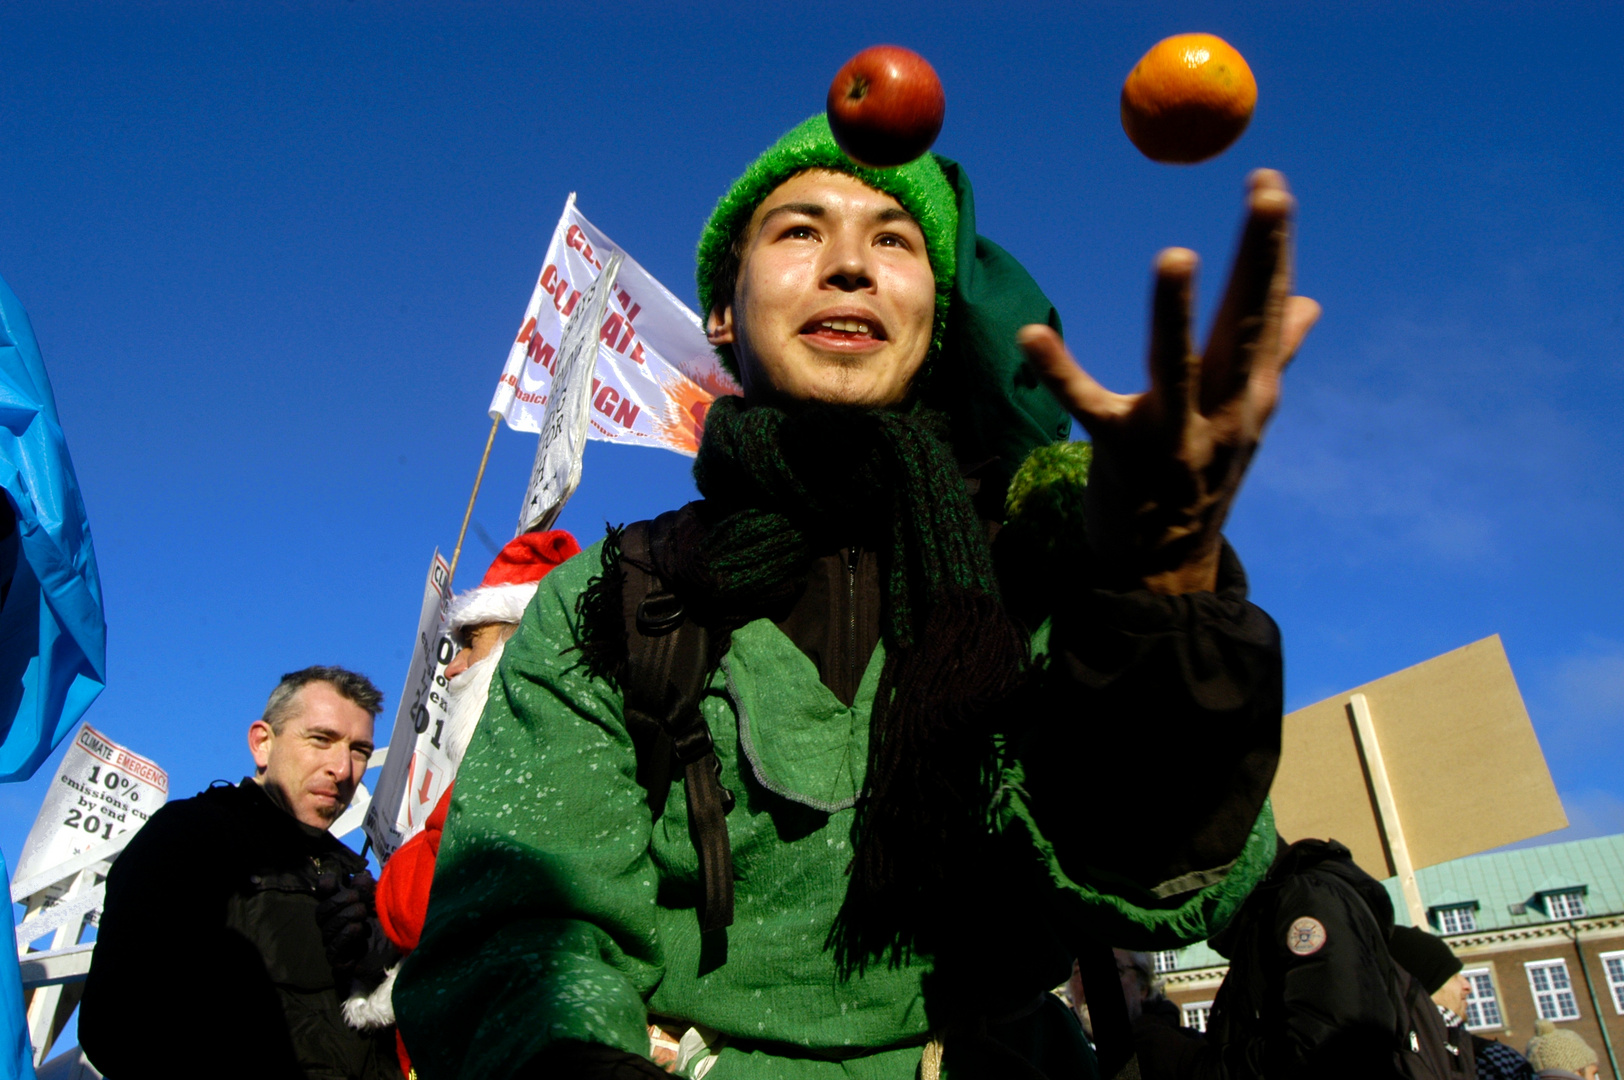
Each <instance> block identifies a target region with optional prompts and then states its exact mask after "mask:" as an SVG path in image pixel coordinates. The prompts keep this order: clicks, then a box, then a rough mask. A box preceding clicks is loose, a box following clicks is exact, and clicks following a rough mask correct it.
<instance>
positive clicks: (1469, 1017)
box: [1461, 953, 1624, 1030]
mask: <svg viewBox="0 0 1624 1080" xmlns="http://www.w3.org/2000/svg"><path fill="white" fill-rule="evenodd" d="M1619 958H1620V960H1621V961H1624V953H1620V954H1619ZM1619 971H1620V974H1621V976H1624V963H1621V964H1620V965H1619ZM1461 974H1462V975H1464V976H1466V985H1467V992H1466V1026H1467V1027H1469V1028H1472V1029H1473V1030H1478V1029H1481V1028H1497V1027H1500V1026H1501V1025H1503V1024H1504V1023H1505V1021H1504V1020H1503V1019H1501V1016H1500V999H1499V998H1498V997H1496V996H1495V993H1494V979H1493V978H1492V977H1491V976H1490V975H1489V969H1488V968H1467V969H1466V970H1465V971H1463V972H1461Z"/></svg>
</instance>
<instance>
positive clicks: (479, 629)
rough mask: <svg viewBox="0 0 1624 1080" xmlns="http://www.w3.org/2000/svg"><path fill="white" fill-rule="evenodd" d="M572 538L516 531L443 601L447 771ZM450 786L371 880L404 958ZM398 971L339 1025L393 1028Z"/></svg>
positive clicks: (404, 1060)
mask: <svg viewBox="0 0 1624 1080" xmlns="http://www.w3.org/2000/svg"><path fill="white" fill-rule="evenodd" d="M580 550H581V547H580V545H579V544H577V543H576V542H575V537H573V536H571V535H570V534H569V533H567V532H563V531H561V530H554V531H549V532H533V533H524V534H522V535H520V536H516V537H514V538H513V539H512V540H510V541H508V543H507V545H506V546H504V547H503V548H502V550H501V551H500V552H498V553H497V555H496V559H495V561H493V562H492V563H491V566H490V569H489V570H487V571H486V572H485V577H484V579H483V580H482V581H481V582H480V583H479V586H478V587H477V588H473V589H469V590H468V591H467V592H465V593H462V594H460V595H459V596H457V598H456V599H455V600H453V601H452V602H451V610H450V612H449V615H448V621H447V625H446V633H447V634H448V635H450V636H451V638H452V640H454V641H456V642H457V644H458V645H459V647H460V648H459V651H458V652H457V655H456V656H454V657H452V659H451V663H449V664H447V665H446V672H445V673H446V680H447V682H448V683H449V684H450V685H449V686H448V687H447V695H448V697H449V699H450V709H449V710H448V712H449V715H448V716H447V717H446V730H445V739H446V750H447V754H448V756H449V757H450V758H451V763H452V766H453V767H455V766H457V765H458V764H460V763H461V761H462V756H463V753H464V752H465V751H466V750H467V748H468V740H469V738H470V737H472V735H473V733H474V727H475V725H477V724H478V723H479V717H480V714H481V713H483V712H484V711H485V699H486V696H487V695H488V694H489V693H490V688H491V673H492V672H494V671H495V670H496V664H497V662H498V661H500V660H501V659H502V650H503V649H504V648H505V647H506V645H507V641H508V639H509V638H510V637H512V636H513V631H514V630H516V629H518V626H519V619H520V617H521V616H522V615H524V609H525V608H526V607H527V606H528V605H529V603H530V598H531V597H532V596H534V595H536V586H537V585H538V584H540V583H541V579H542V578H543V577H545V576H546V575H547V572H548V571H550V570H551V569H552V568H553V567H555V566H557V565H558V564H559V563H561V562H564V561H565V560H566V559H569V558H572V557H574V556H575V555H576V554H577V553H579V552H580ZM453 790H454V786H452V787H447V788H446V791H445V794H444V795H442V796H441V797H440V801H439V802H438V803H437V804H436V805H435V807H434V812H433V813H432V814H430V815H429V817H428V820H427V821H425V822H424V824H423V831H422V832H420V833H418V834H417V835H416V836H413V837H412V838H411V839H409V840H407V841H406V843H404V844H402V845H401V846H400V848H399V850H397V851H396V852H395V853H394V854H393V855H391V856H390V857H389V861H388V862H387V863H385V864H384V868H383V873H382V874H381V875H380V877H379V879H378V894H377V911H378V922H379V923H380V924H381V926H382V927H383V931H384V933H385V934H386V935H388V937H389V940H390V941H392V942H393V943H394V945H395V947H396V948H398V949H399V950H400V951H401V953H402V954H403V955H404V954H406V953H410V952H411V951H412V950H413V949H415V948H417V939H418V937H419V936H420V935H421V934H422V933H423V918H424V916H425V915H426V914H427V912H428V906H429V886H430V884H431V883H432V882H433V880H434V863H435V860H436V859H437V858H438V856H439V853H440V834H441V830H442V829H443V828H444V827H445V818H446V813H447V812H448V811H449V809H450V807H451V793H452V791H453ZM398 971H399V965H398V964H397V965H395V966H394V967H392V968H390V969H389V972H388V974H387V976H386V978H385V980H384V982H383V984H382V985H380V986H379V987H378V990H377V991H375V992H374V993H372V994H370V995H368V996H367V997H366V998H365V999H361V1000H357V999H351V1001H349V1002H347V1003H346V1004H345V1019H347V1020H349V1022H350V1023H351V1025H352V1026H355V1027H357V1028H362V1029H365V1028H375V1027H382V1026H385V1025H389V1024H393V1023H394V1021H395V1010H394V1005H393V1003H392V1001H391V1000H390V995H391V993H392V991H393V988H394V983H395V976H396V974H397V972H398ZM396 1050H397V1053H398V1055H399V1058H400V1067H401V1072H402V1073H403V1074H405V1075H407V1076H410V1075H411V1072H412V1066H411V1058H410V1056H409V1055H408V1054H407V1053H406V1044H405V1043H403V1042H401V1041H400V1040H399V1038H398V1036H397V1038H396Z"/></svg>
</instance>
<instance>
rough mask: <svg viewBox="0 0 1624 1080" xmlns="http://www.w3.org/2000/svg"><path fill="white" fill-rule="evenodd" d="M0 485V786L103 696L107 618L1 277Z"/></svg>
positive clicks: (14, 987)
mask: <svg viewBox="0 0 1624 1080" xmlns="http://www.w3.org/2000/svg"><path fill="white" fill-rule="evenodd" d="M0 487H3V488H4V489H5V492H6V495H7V496H8V497H9V500H10V503H11V506H10V510H11V511H12V512H13V513H14V514H15V516H16V526H15V528H13V529H11V530H10V531H9V532H7V534H6V535H5V536H4V537H3V538H0V783H6V782H10V781H14V780H26V779H28V778H29V777H30V776H32V775H34V770H35V769H37V768H39V766H40V763H41V762H42V761H44V760H45V759H46V758H47V757H49V756H50V754H51V751H52V750H54V749H56V744H57V743H59V742H61V741H62V738H63V736H65V735H67V733H68V732H69V731H70V730H72V728H73V725H74V724H76V723H78V721H79V717H81V716H83V715H84V711H85V709H87V708H89V706H90V703H91V702H92V701H95V700H96V695H98V694H100V693H101V692H102V687H103V686H104V685H105V684H106V672H107V622H106V620H105V618H104V617H103V614H102V595H101V578H100V577H99V576H98V575H97V573H96V553H95V551H94V550H93V549H92V548H91V545H90V525H89V523H88V522H87V521H86V520H85V504H84V500H83V499H81V498H80V497H79V481H78V479H77V478H76V477H75V476H74V475H73V462H72V461H71V460H70V459H69V457H68V444H67V442H66V441H65V440H64V439H63V437H62V425H61V423H60V422H59V421H58V419H57V415H56V397H55V395H53V394H52V393H51V380H50V379H49V378H48V377H47V376H46V374H45V363H44V361H43V360H41V359H40V354H39V344H38V343H37V342H36V341H35V340H34V328H33V326H32V325H30V324H29V322H28V315H27V314H26V313H25V312H24V311H23V307H22V304H21V303H19V302H18V300H17V297H16V295H15V294H14V293H13V292H12V291H11V287H10V286H9V285H7V284H6V283H5V281H4V280H0ZM5 509H6V508H4V507H0V529H3V527H4V524H5V522H4V520H3V519H4V517H5V516H6V515H5V512H4V511H5ZM0 880H6V875H5V862H4V859H3V857H0ZM7 892H8V893H9V892H10V890H9V888H8V889H7ZM9 899H10V897H9V895H8V897H7V900H8V901H9ZM6 925H7V926H8V927H10V926H11V925H12V924H11V923H7V924H6ZM15 937H16V934H15V931H14V930H11V931H8V933H7V934H5V935H4V936H3V937H0V952H3V953H4V956H0V1077H8V1078H9V1077H23V1078H32V1076H33V1075H34V1070H33V1066H32V1065H31V1059H32V1053H31V1051H30V1047H29V1043H28V1030H27V1027H26V1024H25V1023H24V1017H23V1011H22V997H21V993H22V981H21V979H20V977H19V975H18V971H17V945H16V942H15Z"/></svg>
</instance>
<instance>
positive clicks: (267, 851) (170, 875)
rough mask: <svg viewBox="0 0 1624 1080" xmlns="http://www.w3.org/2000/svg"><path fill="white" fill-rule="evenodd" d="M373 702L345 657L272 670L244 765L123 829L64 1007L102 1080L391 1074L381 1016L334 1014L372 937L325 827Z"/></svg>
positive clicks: (351, 859)
mask: <svg viewBox="0 0 1624 1080" xmlns="http://www.w3.org/2000/svg"><path fill="white" fill-rule="evenodd" d="M382 701H383V695H382V694H381V693H380V692H379V691H378V689H377V688H376V687H375V686H373V685H372V683H371V682H370V681H369V680H368V679H367V678H366V677H365V676H362V675H357V674H355V673H353V672H349V671H345V670H344V669H342V668H336V667H312V668H307V669H305V670H303V671H299V672H294V673H292V674H290V675H285V676H283V678H282V681H281V683H280V684H279V685H278V686H277V688H276V690H275V691H273V692H272V694H271V697H270V701H269V703H268V704H267V706H266V709H265V714H264V716H263V717H262V718H261V719H259V720H256V721H254V723H253V725H252V726H251V727H250V728H249V732H248V744H249V749H250V750H251V751H252V753H253V756H254V764H255V773H254V775H253V776H252V777H249V778H247V779H245V780H243V782H242V783H241V784H238V785H236V786H231V785H229V784H226V783H224V782H221V781H216V783H215V785H214V786H212V787H210V788H209V789H208V790H206V791H204V792H202V793H201V794H199V795H197V796H196V797H195V798H191V799H181V800H177V801H175V802H171V803H169V804H168V805H166V806H164V807H163V808H162V809H161V810H159V811H158V812H157V813H156V814H154V815H153V816H152V820H151V821H149V822H147V824H146V825H145V826H144V827H143V828H142V829H141V831H140V832H139V833H137V834H136V835H135V836H134V837H133V838H132V839H131V840H130V843H129V846H128V847H127V848H125V850H124V852H123V853H122V854H121V855H120V856H119V858H118V860H117V861H116V862H115V863H114V864H113V867H112V870H111V872H110V873H109V874H108V878H107V900H106V905H105V908H104V910H103V915H102V920H101V925H100V929H99V931H98V934H97V941H96V951H95V957H94V960H93V962H92V964H91V968H90V974H89V977H88V978H87V980H86V983H85V996H84V1001H83V1003H82V1004H81V1006H80V1017H79V1042H80V1045H81V1046H82V1047H83V1048H84V1051H85V1054H86V1055H87V1056H88V1057H89V1058H90V1061H91V1063H92V1064H94V1065H95V1066H96V1067H97V1068H98V1069H100V1070H101V1072H102V1073H103V1074H104V1075H105V1076H107V1077H109V1078H110V1080H127V1078H136V1077H147V1076H152V1077H159V1076H161V1077H171V1076H189V1075H190V1076H206V1075H229V1076H232V1077H235V1078H241V1077H253V1078H259V1077H264V1078H267V1080H269V1078H276V1080H293V1078H306V1077H308V1078H319V1080H362V1078H366V1080H372V1078H377V1077H386V1076H390V1075H391V1071H390V1070H391V1068H392V1066H393V1058H394V1055H393V1052H392V1051H393V1030H392V1029H385V1030H384V1031H382V1032H380V1033H372V1034H364V1033H361V1032H358V1031H356V1030H354V1029H353V1028H351V1027H349V1026H348V1025H347V1024H346V1023H345V1020H344V1016H343V1013H342V995H343V994H346V993H348V991H349V989H350V985H351V982H352V980H353V978H354V977H355V976H356V974H357V969H358V968H364V967H365V966H366V964H365V961H366V960H367V955H368V952H369V946H370V945H371V933H370V931H371V927H370V926H369V925H368V923H369V920H368V919H367V917H366V915H365V914H364V913H365V908H366V903H365V893H366V884H367V883H369V881H370V878H369V876H368V875H367V873H366V862H365V860H364V859H362V858H361V856H359V855H357V854H356V853H355V852H353V851H351V850H350V849H349V848H347V847H345V846H344V844H342V843H340V842H339V840H338V839H337V838H336V837H334V836H333V835H332V834H331V833H329V832H328V831H327V830H328V827H329V826H330V825H331V824H332V823H333V821H334V820H336V819H337V817H338V815H339V814H340V813H342V812H343V810H344V808H345V807H346V806H347V805H348V804H349V801H350V798H351V797H352V796H353V795H354V793H355V789H356V786H357V785H358V784H359V783H360V780H361V776H362V774H363V773H364V772H365V770H366V765H367V759H368V758H369V757H370V756H371V754H372V748H373V743H372V726H373V718H374V717H375V716H376V715H377V713H378V710H379V708H380V706H381V704H382ZM371 923H372V925H375V920H371ZM335 961H336V962H335ZM378 970H379V972H381V970H382V969H381V968H378ZM395 1075H398V1073H396V1074H395Z"/></svg>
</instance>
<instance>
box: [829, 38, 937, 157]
mask: <svg viewBox="0 0 1624 1080" xmlns="http://www.w3.org/2000/svg"><path fill="white" fill-rule="evenodd" d="M828 108H829V128H830V130H832V131H833V132H834V136H835V142H837V143H839V144H840V148H841V149H842V150H844V151H846V154H847V155H848V156H849V157H850V158H851V159H852V160H853V161H855V162H857V164H859V165H868V166H872V167H873V168H881V169H883V168H889V167H890V166H893V165H905V164H907V163H908V162H910V161H912V160H913V159H914V158H917V157H918V156H919V155H921V154H923V153H924V152H925V151H926V150H929V149H930V144H931V143H933V142H935V141H936V135H937V133H938V132H940V131H941V130H942V117H943V116H944V115H945V114H946V112H947V97H946V95H944V94H943V93H942V80H941V79H939V78H937V77H936V69H935V68H933V67H931V66H930V63H929V62H928V61H927V60H926V59H925V58H924V57H923V56H920V55H919V54H918V53H916V52H914V51H913V50H911V49H904V48H902V47H901V46H900V45H875V46H873V47H871V48H867V49H864V50H863V51H862V52H860V53H858V54H857V55H856V56H854V57H852V58H851V59H850V60H847V61H846V66H845V67H843V68H841V69H840V72H839V73H838V74H837V75H835V81H834V82H832V83H830V84H829V105H828Z"/></svg>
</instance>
